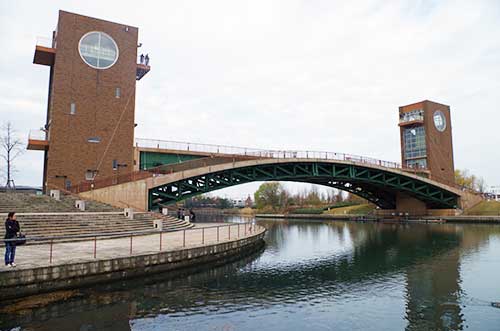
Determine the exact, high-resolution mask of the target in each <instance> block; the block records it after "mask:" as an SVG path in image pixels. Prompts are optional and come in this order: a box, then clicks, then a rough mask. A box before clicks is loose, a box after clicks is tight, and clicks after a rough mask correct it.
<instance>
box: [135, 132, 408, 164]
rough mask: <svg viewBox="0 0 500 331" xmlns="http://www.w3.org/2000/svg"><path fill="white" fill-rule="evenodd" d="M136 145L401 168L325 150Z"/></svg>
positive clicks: (146, 142)
mask: <svg viewBox="0 0 500 331" xmlns="http://www.w3.org/2000/svg"><path fill="white" fill-rule="evenodd" d="M135 146H136V147H143V148H156V149H170V150H178V151H185V152H201V153H209V154H229V155H242V156H255V157H262V158H276V159H290V158H299V159H300V158H303V159H326V160H344V161H345V160H350V161H355V162H356V161H358V162H362V163H369V164H376V165H381V166H385V167H389V168H402V166H401V164H400V163H397V162H392V161H385V160H380V159H376V158H372V157H366V156H361V155H355V154H347V153H337V152H327V151H301V150H273V149H259V148H249V147H237V146H228V145H213V144H201V143H190V142H183V141H173V140H155V139H144V138H136V139H135Z"/></svg>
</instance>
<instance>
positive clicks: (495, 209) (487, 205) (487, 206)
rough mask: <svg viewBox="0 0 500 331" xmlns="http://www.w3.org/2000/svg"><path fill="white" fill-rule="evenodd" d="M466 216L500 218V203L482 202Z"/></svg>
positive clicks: (466, 213) (467, 211)
mask: <svg viewBox="0 0 500 331" xmlns="http://www.w3.org/2000/svg"><path fill="white" fill-rule="evenodd" d="M464 214H465V215H475V216H500V201H482V202H480V203H478V204H477V205H475V206H474V207H472V208H470V209H468V210H466V211H465V212H464Z"/></svg>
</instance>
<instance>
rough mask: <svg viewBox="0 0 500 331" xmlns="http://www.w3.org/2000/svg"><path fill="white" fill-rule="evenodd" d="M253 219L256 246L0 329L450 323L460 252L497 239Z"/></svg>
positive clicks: (458, 314) (105, 288)
mask: <svg viewBox="0 0 500 331" xmlns="http://www.w3.org/2000/svg"><path fill="white" fill-rule="evenodd" d="M259 223H261V224H263V225H265V226H266V227H267V228H268V229H269V232H268V235H267V238H266V242H267V247H266V249H265V252H264V253H262V252H261V253H259V254H256V255H254V256H250V257H247V258H245V259H243V260H240V261H237V262H234V263H232V264H228V265H225V266H222V267H218V268H213V269H208V270H204V271H201V272H199V273H196V274H193V275H191V276H186V275H184V276H182V275H180V276H179V275H176V277H177V278H174V279H169V277H170V276H172V275H164V274H162V275H154V276H151V277H148V278H146V279H140V280H131V281H126V282H121V283H112V284H108V285H101V286H99V287H98V288H94V289H92V290H84V291H82V292H81V294H82V296H81V297H76V298H73V299H71V300H69V301H67V302H64V303H56V304H53V305H51V306H50V307H42V308H37V309H32V310H27V311H24V312H23V314H21V315H18V316H16V317H14V316H13V315H9V316H5V315H0V320H1V321H3V322H1V323H0V327H6V326H15V325H23V326H26V327H35V328H36V329H37V330H54V329H58V328H59V329H60V328H63V329H64V330H127V329H138V330H148V329H152V328H153V326H154V327H157V328H159V329H163V328H169V327H174V329H200V330H201V329H215V330H221V329H223V328H224V327H229V326H231V325H232V326H234V329H238V330H240V329H244V330H246V329H248V330H252V329H255V328H257V327H260V326H261V325H262V323H263V322H265V323H266V325H267V327H266V328H265V329H283V327H285V326H287V329H301V325H316V327H317V328H318V329H319V328H321V327H324V329H329V328H331V329H339V328H340V329H349V328H353V329H357V328H364V329H380V328H383V329H402V328H406V329H407V330H430V329H444V330H458V329H462V328H464V327H465V326H466V320H465V317H464V314H463V312H462V306H463V302H462V299H461V296H462V295H463V289H462V288H461V286H462V280H461V274H460V267H461V261H462V259H463V256H464V255H467V254H470V253H474V252H478V251H480V250H481V248H482V246H483V245H485V244H487V243H488V240H489V239H490V238H491V237H496V238H500V227H494V226H480V225H469V226H459V225H449V224H448V225H443V224H440V225H418V224H415V225H396V224H375V223H366V224H360V223H346V222H329V223H323V222H286V221H281V222H280V221H260V222H259ZM371 303H375V304H374V305H373V306H370V304H371ZM493 313H494V314H495V313H497V312H496V311H493ZM285 316H286V317H285ZM301 323H305V324H301ZM315 323H316V324H315ZM229 329H232V328H231V327H229Z"/></svg>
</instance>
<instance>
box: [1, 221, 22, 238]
mask: <svg viewBox="0 0 500 331" xmlns="http://www.w3.org/2000/svg"><path fill="white" fill-rule="evenodd" d="M19 231H21V227H20V226H19V222H18V221H15V220H9V219H7V220H6V221H5V237H4V238H5V239H12V238H14V237H15V236H16V233H18V232H19Z"/></svg>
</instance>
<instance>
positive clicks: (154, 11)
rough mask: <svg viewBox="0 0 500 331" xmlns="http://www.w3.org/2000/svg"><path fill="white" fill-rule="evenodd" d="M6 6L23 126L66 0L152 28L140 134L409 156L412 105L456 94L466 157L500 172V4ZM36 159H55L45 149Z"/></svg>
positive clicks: (39, 97)
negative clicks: (40, 57) (41, 54)
mask: <svg viewBox="0 0 500 331" xmlns="http://www.w3.org/2000/svg"><path fill="white" fill-rule="evenodd" d="M0 6H1V8H0V9H1V10H0V13H1V14H0V22H2V23H0V24H1V26H0V27H1V28H2V30H3V31H5V33H2V34H1V36H0V41H1V42H2V44H3V45H8V47H7V49H8V51H9V58H8V60H7V61H2V63H0V71H1V72H2V76H1V77H0V87H1V88H0V105H1V109H0V112H1V113H2V118H11V119H12V120H13V121H15V122H16V125H17V127H18V128H19V130H20V131H23V132H28V131H29V129H30V128H38V127H40V126H41V125H42V124H43V122H44V119H45V105H46V89H47V84H48V72H47V70H45V68H42V67H38V66H35V65H33V64H31V62H32V56H33V49H34V41H35V38H36V36H38V35H46V36H49V35H50V33H51V31H52V29H53V28H54V26H55V24H56V21H57V10H58V9H60V8H61V9H64V10H69V11H74V12H78V13H82V14H86V15H90V16H94V17H99V18H103V19H109V20H111V21H117V22H124V23H128V24H131V25H135V26H138V27H139V28H140V41H141V42H142V43H143V48H142V49H141V51H144V52H147V53H149V54H150V56H151V64H152V71H151V72H150V74H148V76H146V77H145V78H144V79H143V80H141V81H140V82H138V84H137V85H138V86H137V99H136V110H137V112H136V121H137V123H138V124H139V126H138V127H137V131H136V136H137V137H147V138H157V139H171V140H181V141H195V142H204V143H217V144H225V145H243V146H249V147H259V148H273V149H312V150H327V151H339V152H346V153H353V154H361V155H367V156H373V157H377V158H382V159H388V160H394V161H398V160H400V155H399V153H400V150H399V131H398V127H397V110H398V106H400V105H404V104H408V103H412V102H416V101H420V100H423V99H430V100H434V101H437V102H441V103H445V104H449V105H450V106H451V111H452V120H453V134H454V149H455V150H454V152H455V165H456V167H458V168H468V169H470V170H471V171H472V172H473V173H475V174H477V175H479V176H484V177H485V179H486V181H487V182H488V183H489V184H492V185H493V184H499V183H500V173H498V171H497V166H496V164H498V161H499V155H500V153H498V152H496V150H497V149H498V145H499V143H500V136H498V134H496V131H497V130H498V123H499V122H500V115H499V114H498V111H497V105H498V104H500V94H499V93H498V91H499V90H500V82H499V80H498V77H500V63H499V62H500V40H499V38H498V36H499V35H500V19H499V18H500V5H499V4H498V2H495V1H473V2H472V1H357V2H356V5H353V3H352V2H350V1H340V2H337V1H335V2H332V1H314V2H310V1H251V2H247V1H210V2H208V1H198V2H197V1H193V2H179V1H162V2H150V3H148V4H147V5H146V4H144V6H147V8H146V9H145V10H138V8H137V6H138V3H137V2H136V1H107V2H105V3H102V2H97V1H88V2H85V3H82V2H72V3H69V2H67V1H52V2H50V3H44V4H40V3H38V2H36V1H32V2H4V3H3V4H2V5H0ZM117 8H120V9H119V10H117ZM27 22H29V23H30V24H27ZM14 108H15V109H14ZM26 154H27V155H28V154H29V155H33V154H36V152H31V151H29V152H27V153H26ZM33 162H34V164H35V165H36V166H35V167H34V166H33V165H31V164H33ZM29 163H30V167H34V168H36V169H38V168H41V167H42V159H41V157H38V156H37V157H33V160H31V159H30V160H29ZM23 164H26V166H24V165H23V166H21V165H20V166H19V168H20V170H21V173H22V174H23V177H24V176H26V178H29V180H27V182H30V183H32V184H37V183H39V182H40V181H41V178H39V173H41V172H37V171H33V168H27V164H28V159H26V162H23ZM25 167H26V168H25ZM28 173H29V174H28ZM25 174H26V175H25ZM240 193H241V195H246V193H247V191H245V189H244V188H243V189H242V190H241V192H240Z"/></svg>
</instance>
